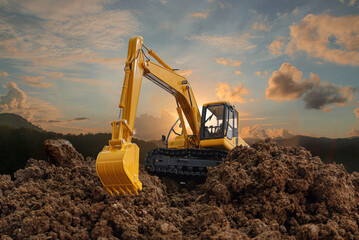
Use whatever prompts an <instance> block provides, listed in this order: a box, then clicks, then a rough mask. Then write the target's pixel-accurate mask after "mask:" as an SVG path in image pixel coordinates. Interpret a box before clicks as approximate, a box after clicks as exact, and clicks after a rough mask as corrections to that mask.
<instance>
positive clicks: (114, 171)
mask: <svg viewBox="0 0 359 240" xmlns="http://www.w3.org/2000/svg"><path fill="white" fill-rule="evenodd" d="M142 47H144V48H145V49H146V50H147V51H148V54H149V55H150V56H152V57H153V58H154V59H156V60H157V61H158V63H160V65H159V64H156V63H154V62H152V61H150V60H149V59H148V58H147V56H146V55H145V53H144V50H143V49H142ZM145 58H146V59H145ZM143 77H146V78H147V79H149V80H151V81H152V82H154V83H155V84H156V85H158V86H160V87H161V88H163V89H164V90H166V91H167V92H169V93H170V94H172V95H173V96H174V97H175V99H176V102H177V112H178V115H179V118H180V121H181V124H182V126H183V128H182V129H183V133H184V138H185V145H187V144H189V136H188V133H187V131H186V128H185V127H184V126H185V120H187V122H188V125H189V127H190V128H191V130H192V133H193V135H191V144H194V145H196V146H197V147H198V146H199V141H200V124H201V115H200V112H199V110H198V106H197V102H196V100H195V97H194V95H193V92H192V89H191V87H190V85H189V83H188V81H187V80H186V78H184V77H183V76H181V75H179V74H177V73H175V71H174V70H173V69H172V68H170V67H169V66H168V65H167V64H166V63H164V62H163V61H162V60H161V59H160V58H159V57H158V56H157V55H156V53H154V52H153V50H149V49H148V48H147V47H146V46H145V45H144V44H143V39H142V37H136V38H132V39H131V40H130V41H129V46H128V54H127V61H126V67H125V79H124V82H123V86H122V94H121V101H120V105H119V108H120V120H119V121H114V122H112V123H111V125H112V138H111V140H109V146H105V147H104V149H103V150H102V151H101V152H100V153H99V155H98V157H97V160H96V171H97V174H98V176H99V177H100V179H101V182H102V184H103V185H104V187H105V189H106V190H107V191H108V192H109V193H110V194H111V195H113V193H115V194H116V195H120V193H121V194H122V195H126V193H127V194H129V195H131V194H132V193H135V194H136V195H138V190H142V183H141V182H140V180H139V179H138V171H139V148H138V146H137V145H136V144H135V143H131V140H132V136H133V135H134V134H135V132H134V125H135V118H136V111H137V105H138V100H139V96H140V89H141V83H142V78H143Z"/></svg>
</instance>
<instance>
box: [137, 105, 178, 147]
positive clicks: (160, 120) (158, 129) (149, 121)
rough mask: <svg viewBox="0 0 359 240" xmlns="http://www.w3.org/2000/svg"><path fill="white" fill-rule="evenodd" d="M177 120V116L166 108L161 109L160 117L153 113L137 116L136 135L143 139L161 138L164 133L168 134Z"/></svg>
mask: <svg viewBox="0 0 359 240" xmlns="http://www.w3.org/2000/svg"><path fill="white" fill-rule="evenodd" d="M175 121H176V118H175V117H174V116H173V115H172V114H170V113H169V112H167V111H165V110H161V116H160V117H156V116H153V115H151V114H141V115H140V116H138V117H136V121H135V131H136V137H138V138H140V139H143V140H157V139H161V136H162V135H166V136H167V134H168V131H169V130H170V128H171V127H172V125H173V124H174V123H175Z"/></svg>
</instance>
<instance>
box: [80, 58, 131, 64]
mask: <svg viewBox="0 0 359 240" xmlns="http://www.w3.org/2000/svg"><path fill="white" fill-rule="evenodd" d="M126 60H127V59H126V58H118V57H114V58H100V57H93V58H90V59H87V60H85V61H84V62H89V63H102V64H108V63H125V62H126Z"/></svg>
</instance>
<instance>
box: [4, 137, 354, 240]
mask: <svg viewBox="0 0 359 240" xmlns="http://www.w3.org/2000/svg"><path fill="white" fill-rule="evenodd" d="M45 150H46V152H47V154H48V160H46V161H44V160H35V159H29V160H28V162H27V165H26V167H25V169H20V170H18V171H17V172H16V173H15V174H14V180H12V179H11V177H10V176H9V175H0V229H1V240H4V239H359V230H358V225H359V205H358V204H359V194H358V193H359V174H358V173H356V172H354V173H353V174H348V173H347V172H346V171H345V169H344V167H343V166H342V165H336V164H324V163H323V162H321V160H320V159H319V158H317V157H312V156H311V154H310V153H309V152H308V151H306V150H305V149H304V148H301V147H281V146H279V145H278V144H276V143H275V142H274V141H272V140H270V139H266V140H265V141H261V142H259V143H257V144H254V145H253V146H252V147H251V148H247V147H237V148H235V149H233V150H232V151H231V152H230V153H229V154H228V156H227V157H226V158H225V159H224V161H223V163H222V164H220V165H219V166H217V167H215V168H211V169H209V172H208V177H207V180H206V182H205V183H204V184H203V185H199V186H198V187H197V188H194V189H190V190H188V189H185V188H178V187H170V188H167V187H166V185H165V184H163V183H162V182H161V180H160V179H159V178H158V177H156V176H152V175H149V174H148V173H147V172H146V171H145V170H144V169H140V180H141V181H142V183H143V191H141V192H140V195H139V196H126V197H110V196H109V195H108V194H107V193H106V191H105V190H104V189H103V187H102V185H101V183H100V181H99V179H98V177H97V175H96V170H95V161H94V160H93V159H90V158H87V159H84V158H83V157H82V155H81V154H79V153H78V152H76V150H75V149H74V148H73V146H72V145H71V143H69V142H68V141H66V140H63V139H56V140H47V141H46V142H45ZM168 182H170V181H168V180H166V183H168Z"/></svg>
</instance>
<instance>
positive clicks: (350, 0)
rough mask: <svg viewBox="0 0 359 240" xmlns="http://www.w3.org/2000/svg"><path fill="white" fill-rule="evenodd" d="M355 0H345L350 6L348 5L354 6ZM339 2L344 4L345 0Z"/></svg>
mask: <svg viewBox="0 0 359 240" xmlns="http://www.w3.org/2000/svg"><path fill="white" fill-rule="evenodd" d="M356 1H357V0H348V1H347V2H348V6H350V7H353V6H355V3H356ZM339 2H341V3H343V4H345V0H339ZM358 7H359V6H358Z"/></svg>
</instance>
